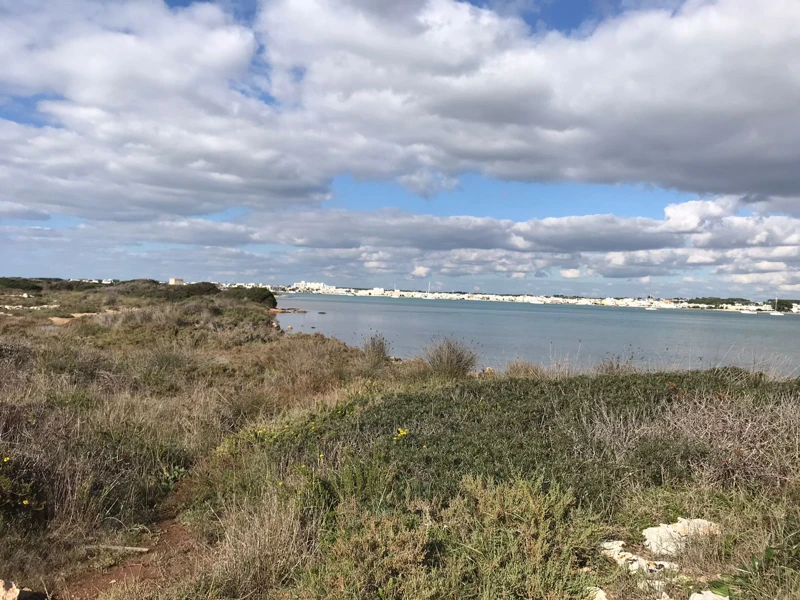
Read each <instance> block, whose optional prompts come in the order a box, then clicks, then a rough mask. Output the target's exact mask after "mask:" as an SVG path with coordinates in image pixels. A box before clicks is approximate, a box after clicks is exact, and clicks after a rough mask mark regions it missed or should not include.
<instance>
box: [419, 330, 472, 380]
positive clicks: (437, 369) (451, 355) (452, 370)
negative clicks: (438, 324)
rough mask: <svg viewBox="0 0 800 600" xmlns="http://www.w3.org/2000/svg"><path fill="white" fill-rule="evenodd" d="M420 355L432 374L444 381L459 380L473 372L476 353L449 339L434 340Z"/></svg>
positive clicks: (462, 343) (463, 343)
mask: <svg viewBox="0 0 800 600" xmlns="http://www.w3.org/2000/svg"><path fill="white" fill-rule="evenodd" d="M422 355H423V357H424V358H425V360H426V361H427V363H428V366H429V367H430V369H431V371H432V372H433V374H434V375H435V376H437V377H441V378H446V379H459V378H463V377H466V376H467V375H468V374H469V373H471V372H473V371H475V369H476V367H477V365H478V353H477V352H475V350H473V349H472V348H471V347H470V346H469V345H468V344H466V343H465V342H463V341H461V340H457V339H454V338H451V337H444V338H439V339H434V340H433V341H432V342H431V343H430V344H429V345H428V346H426V347H425V348H424V349H423V351H422Z"/></svg>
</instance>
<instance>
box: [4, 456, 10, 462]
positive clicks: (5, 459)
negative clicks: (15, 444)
mask: <svg viewBox="0 0 800 600" xmlns="http://www.w3.org/2000/svg"><path fill="white" fill-rule="evenodd" d="M10 460H11V457H10V456H6V457H5V458H4V459H3V462H8V461H10Z"/></svg>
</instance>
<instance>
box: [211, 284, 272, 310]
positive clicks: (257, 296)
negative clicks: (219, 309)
mask: <svg viewBox="0 0 800 600" xmlns="http://www.w3.org/2000/svg"><path fill="white" fill-rule="evenodd" d="M222 295H223V296H224V297H227V298H231V299H234V300H249V301H250V302H257V303H258V304H263V305H265V306H266V307H268V308H275V307H276V306H278V301H277V300H275V295H274V294H273V293H272V292H271V291H269V290H268V289H267V288H243V287H234V288H230V289H228V290H226V291H225V292H223V294H222Z"/></svg>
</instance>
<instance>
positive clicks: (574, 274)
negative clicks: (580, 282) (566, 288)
mask: <svg viewBox="0 0 800 600" xmlns="http://www.w3.org/2000/svg"><path fill="white" fill-rule="evenodd" d="M561 276H562V277H563V278H564V279H576V278H578V277H580V276H581V270H580V269H561Z"/></svg>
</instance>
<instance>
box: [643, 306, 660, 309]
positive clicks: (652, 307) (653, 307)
mask: <svg viewBox="0 0 800 600" xmlns="http://www.w3.org/2000/svg"><path fill="white" fill-rule="evenodd" d="M645 310H658V308H656V307H655V306H648V307H647V308H645Z"/></svg>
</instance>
